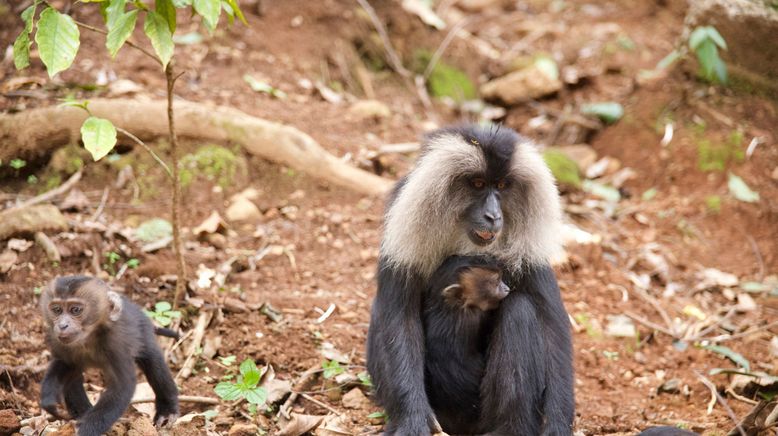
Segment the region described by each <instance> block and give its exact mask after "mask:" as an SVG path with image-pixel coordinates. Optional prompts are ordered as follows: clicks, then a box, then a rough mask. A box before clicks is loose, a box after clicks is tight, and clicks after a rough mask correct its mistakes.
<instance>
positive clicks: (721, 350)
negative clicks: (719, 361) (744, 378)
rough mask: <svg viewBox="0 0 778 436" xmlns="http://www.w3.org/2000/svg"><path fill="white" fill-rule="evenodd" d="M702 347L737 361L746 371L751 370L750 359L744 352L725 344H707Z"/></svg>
mask: <svg viewBox="0 0 778 436" xmlns="http://www.w3.org/2000/svg"><path fill="white" fill-rule="evenodd" d="M702 348H704V349H706V350H708V351H713V352H714V353H716V354H720V355H722V356H724V357H726V358H727V359H729V360H731V361H733V362H735V364H736V365H740V367H741V368H743V369H745V370H746V371H750V370H751V364H750V363H749V362H748V360H747V359H746V358H745V357H743V355H742V354H740V353H737V352H735V351H732V349H731V348H727V347H725V346H723V345H705V346H703V347H702Z"/></svg>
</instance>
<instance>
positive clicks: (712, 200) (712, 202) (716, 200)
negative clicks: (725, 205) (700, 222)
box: [705, 195, 721, 215]
mask: <svg viewBox="0 0 778 436" xmlns="http://www.w3.org/2000/svg"><path fill="white" fill-rule="evenodd" d="M705 207H706V208H707V209H708V212H709V213H712V214H714V215H715V214H718V213H719V212H721V197H719V196H718V195H709V196H707V197H705Z"/></svg>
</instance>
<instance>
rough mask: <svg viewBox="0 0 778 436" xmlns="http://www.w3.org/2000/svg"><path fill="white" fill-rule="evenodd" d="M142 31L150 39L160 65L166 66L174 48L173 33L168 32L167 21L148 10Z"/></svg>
mask: <svg viewBox="0 0 778 436" xmlns="http://www.w3.org/2000/svg"><path fill="white" fill-rule="evenodd" d="M143 31H144V32H146V36H148V37H149V39H150V40H151V46H152V47H154V51H155V52H157V56H158V57H159V60H160V61H162V67H163V68H166V67H167V64H168V62H170V58H171V57H173V48H174V45H173V34H171V33H170V28H169V27H168V23H167V21H166V20H165V19H164V18H163V17H162V16H161V15H159V14H157V13H156V12H152V11H149V12H148V14H147V15H146V23H145V24H144V26H143Z"/></svg>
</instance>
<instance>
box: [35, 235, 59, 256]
mask: <svg viewBox="0 0 778 436" xmlns="http://www.w3.org/2000/svg"><path fill="white" fill-rule="evenodd" d="M35 242H37V243H38V245H40V246H41V248H43V251H45V252H46V257H48V258H49V260H50V261H52V262H59V261H61V260H62V256H61V255H60V254H59V249H58V248H57V246H56V245H54V241H52V240H51V239H50V238H49V237H48V236H47V235H46V234H45V233H43V232H35Z"/></svg>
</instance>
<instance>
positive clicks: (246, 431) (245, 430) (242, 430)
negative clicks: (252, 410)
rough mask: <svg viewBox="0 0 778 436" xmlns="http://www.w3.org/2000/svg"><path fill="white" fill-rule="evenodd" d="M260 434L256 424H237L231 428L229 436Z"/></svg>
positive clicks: (254, 435)
mask: <svg viewBox="0 0 778 436" xmlns="http://www.w3.org/2000/svg"><path fill="white" fill-rule="evenodd" d="M258 432H259V428H257V426H256V425H254V424H245V423H240V422H239V423H237V424H234V425H233V426H232V427H230V431H229V432H227V435H228V436H256V435H257V433H258Z"/></svg>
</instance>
